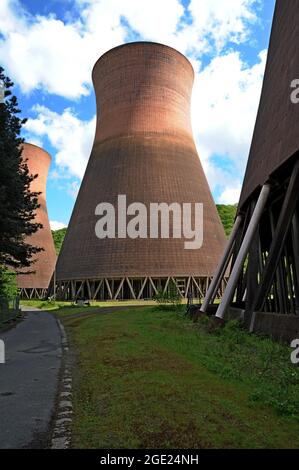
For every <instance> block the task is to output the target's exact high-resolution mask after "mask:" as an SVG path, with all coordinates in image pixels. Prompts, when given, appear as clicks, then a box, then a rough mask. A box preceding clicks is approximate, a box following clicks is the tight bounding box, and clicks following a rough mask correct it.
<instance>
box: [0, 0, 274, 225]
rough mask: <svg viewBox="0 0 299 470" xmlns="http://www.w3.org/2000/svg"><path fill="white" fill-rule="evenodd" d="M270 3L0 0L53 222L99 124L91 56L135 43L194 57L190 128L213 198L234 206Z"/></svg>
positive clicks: (0, 46)
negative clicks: (41, 152) (47, 157)
mask: <svg viewBox="0 0 299 470" xmlns="http://www.w3.org/2000/svg"><path fill="white" fill-rule="evenodd" d="M274 4H275V1H274V0H264V1H263V0H163V1H161V0H151V1H149V0H48V1H47V2H41V1H39V0H22V1H17V0H1V2H0V57H1V65H2V66H3V67H4V68H5V70H6V73H7V74H8V75H9V76H10V77H11V78H12V79H13V80H14V82H15V93H16V94H17V96H18V100H19V104H20V107H21V109H22V113H23V116H24V117H27V118H28V123H27V124H26V127H25V129H24V137H25V138H26V140H27V141H28V142H32V143H36V144H38V145H40V146H42V147H44V148H45V149H46V150H47V151H48V152H49V153H50V154H51V155H52V165H51V169H50V174H49V179H48V186H47V201H48V211H49V217H50V220H51V222H52V227H53V228H58V227H60V226H62V225H66V224H67V223H68V221H69V217H70V215H71V211H72V208H73V205H74V202H75V197H76V194H77V191H78V188H79V185H80V181H81V178H82V176H83V173H84V169H85V166H86V163H87V160H88V158H89V153H90V149H91V147H92V142H93V136H94V129H95V98H94V92H93V88H92V84H91V77H90V74H91V69H92V67H93V64H94V62H95V61H96V60H97V59H98V57H100V56H101V55H102V54H103V53H104V52H106V51H107V50H109V49H110V48H112V47H114V46H116V45H119V44H122V43H125V42H131V41H134V40H152V41H157V42H161V43H164V44H167V45H169V46H172V47H175V48H176V49H178V50H180V52H182V53H183V54H185V55H186V56H187V57H188V58H189V59H190V61H191V62H192V64H193V67H194V70H195V83H194V90H193V98H192V125H193V132H194V138H195V141H196V144H197V148H198V152H199V155H200V158H201V161H202V164H203V167H204V169H205V172H206V174H207V177H208V181H209V184H210V187H211V190H212V192H213V195H214V198H215V200H216V202H219V203H235V202H237V200H238V196H239V192H240V188H241V183H242V179H243V175H244V170H245V165H246V161H247V157H248V151H249V146H250V141H251V136H252V131H253V126H254V121H255V117H256V112H257V106H258V101H259V96H260V89H261V84H262V78H263V73H264V67H265V60H266V51H267V47H268V42H269V35H270V29H271V22H272V17H273V11H274Z"/></svg>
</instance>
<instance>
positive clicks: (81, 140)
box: [24, 105, 96, 178]
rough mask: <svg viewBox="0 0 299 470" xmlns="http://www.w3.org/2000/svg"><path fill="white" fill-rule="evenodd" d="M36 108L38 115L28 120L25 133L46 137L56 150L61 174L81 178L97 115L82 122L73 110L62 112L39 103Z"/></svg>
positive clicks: (88, 153)
mask: <svg viewBox="0 0 299 470" xmlns="http://www.w3.org/2000/svg"><path fill="white" fill-rule="evenodd" d="M33 110H34V112H35V113H36V114H37V117H36V118H31V119H28V121H27V123H26V124H25V126H24V128H25V130H26V132H27V133H29V134H30V135H33V136H38V137H40V138H41V137H47V138H48V139H49V141H50V143H51V145H52V146H53V147H54V148H55V149H57V153H56V156H55V163H56V165H57V169H56V172H58V174H59V173H60V171H61V172H62V174H64V173H65V171H66V172H67V173H68V174H69V175H71V176H75V177H78V178H82V176H83V174H84V171H85V167H86V164H87V161H88V158H89V155H90V151H91V147H92V143H93V138H94V133H95V124H96V118H95V117H94V118H93V119H91V120H89V121H83V120H80V119H79V118H78V117H77V116H76V115H75V113H74V112H73V111H72V110H71V109H65V110H64V111H63V113H62V114H59V113H56V112H54V111H51V110H50V109H49V108H47V107H45V106H40V105H37V106H35V107H34V108H33Z"/></svg>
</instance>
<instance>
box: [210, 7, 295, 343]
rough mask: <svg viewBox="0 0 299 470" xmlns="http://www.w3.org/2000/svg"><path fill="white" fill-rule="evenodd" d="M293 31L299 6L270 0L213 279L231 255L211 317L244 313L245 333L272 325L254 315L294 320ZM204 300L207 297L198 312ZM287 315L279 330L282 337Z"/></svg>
mask: <svg viewBox="0 0 299 470" xmlns="http://www.w3.org/2000/svg"><path fill="white" fill-rule="evenodd" d="M298 25H299V4H298V1H297V0H288V1H287V2H286V1H285V0H277V1H276V7H275V13H274V19H273V25H272V32H271V39H270V46H269V51H268V59H267V64H266V70H265V76H264V82H263V87H262V94H261V99H260V104H259V109H258V114H257V119H256V124H255V129H254V134H253V139H252V144H251V149H250V154H249V159H248V164H247V169H246V174H245V179H244V184H243V188H242V193H241V199H240V203H239V208H238V216H237V219H236V225H235V229H234V231H233V234H232V237H231V239H230V241H229V244H228V247H227V250H226V253H225V256H224V257H223V258H222V260H221V263H220V264H219V266H218V269H217V271H216V274H215V277H214V281H213V284H214V286H217V282H220V280H221V270H223V267H225V265H226V264H227V263H228V261H229V259H230V255H231V254H232V255H233V256H232V270H231V275H230V278H229V280H228V284H227V289H226V291H225V293H224V296H223V299H222V303H221V305H220V306H219V308H218V311H217V314H216V315H217V317H219V318H223V317H224V315H225V313H226V311H227V309H228V308H229V306H230V305H231V304H232V303H233V304H234V305H235V306H237V307H240V308H241V309H242V311H245V319H246V321H247V322H248V325H249V326H250V329H251V330H252V331H253V330H254V328H256V327H257V324H258V323H259V322H264V326H265V325H266V323H267V322H268V326H269V324H270V323H271V321H272V320H267V316H265V315H264V316H261V315H260V313H261V312H264V313H279V314H289V315H297V316H298V314H299V219H298V199H299V158H298V156H299V52H298V47H297V44H298V41H299V27H298ZM217 279H218V281H217ZM211 300H213V295H212V292H209V293H208V295H207V298H206V301H205V307H206V305H207V304H208V303H209V301H211ZM257 315H258V318H259V321H258V323H257V322H256V318H257ZM287 317H288V315H285V317H284V321H283V320H281V323H280V325H279V328H278V330H279V332H280V333H281V334H282V335H283V330H284V329H285V327H284V325H286V323H285V322H286V319H287ZM275 318H280V317H275ZM277 321H280V320H273V325H274V323H275V322H276V325H278V323H277ZM269 322H270V323H269ZM290 332H291V329H290Z"/></svg>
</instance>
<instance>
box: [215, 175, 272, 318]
mask: <svg viewBox="0 0 299 470" xmlns="http://www.w3.org/2000/svg"><path fill="white" fill-rule="evenodd" d="M270 189H271V186H270V185H269V184H265V185H264V186H263V187H262V190H261V193H260V195H259V198H258V201H257V204H256V206H255V209H254V212H253V214H252V218H251V221H250V223H249V226H248V229H247V231H246V234H245V237H244V240H243V242H242V245H241V248H240V251H239V254H238V256H237V259H236V262H235V264H234V267H233V269H232V272H231V275H230V278H229V281H228V283H227V287H226V290H225V292H224V295H223V298H222V302H221V304H220V305H219V307H218V310H217V313H216V317H218V318H223V317H224V315H225V312H226V310H227V308H228V306H229V304H230V302H231V300H232V298H233V295H234V291H235V288H236V285H237V282H238V278H239V276H240V273H241V270H242V267H243V263H244V261H245V258H246V256H247V255H248V251H249V248H250V244H251V242H252V239H253V237H254V236H255V233H256V230H257V227H258V225H259V222H260V219H261V216H262V214H263V211H264V208H265V205H266V203H267V200H268V197H269V194H270Z"/></svg>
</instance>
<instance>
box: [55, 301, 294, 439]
mask: <svg viewBox="0 0 299 470" xmlns="http://www.w3.org/2000/svg"><path fill="white" fill-rule="evenodd" d="M61 317H63V318H64V320H63V321H64V324H65V326H66V327H67V331H68V333H69V337H70V341H71V345H72V347H73V350H74V351H75V353H76V368H74V411H75V413H74V422H73V443H72V445H73V446H74V447H80V448H142V447H144V448H155V447H159V448H171V447H173V448H184V447H185V448H232V447H235V448H245V447H250V448H278V447H283V448H288V447H290V448H298V446H299V417H298V410H299V389H298V379H299V370H298V368H296V367H295V366H292V365H291V363H290V350H289V348H288V347H286V346H282V345H279V344H277V343H274V342H272V341H270V340H269V339H265V338H259V337H257V336H254V335H249V334H248V333H247V332H246V331H242V330H241V329H240V328H239V327H238V325H237V324H236V323H235V322H232V323H229V324H227V326H226V327H225V328H224V329H222V330H219V331H217V332H214V333H208V332H207V331H206V328H205V325H204V324H201V323H200V324H199V325H196V326H195V325H193V324H192V323H191V322H190V321H189V320H187V319H186V318H185V317H184V316H183V314H182V313H178V312H177V311H176V312H173V311H169V310H167V311H162V310H159V309H157V308H153V307H152V308H149V307H147V308H136V309H131V310H128V311H126V312H123V311H122V312H115V313H111V314H108V315H99V314H97V315H92V316H88V317H86V318H85V317H78V318H75V317H67V316H66V317H65V316H64V315H63V310H61Z"/></svg>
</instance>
